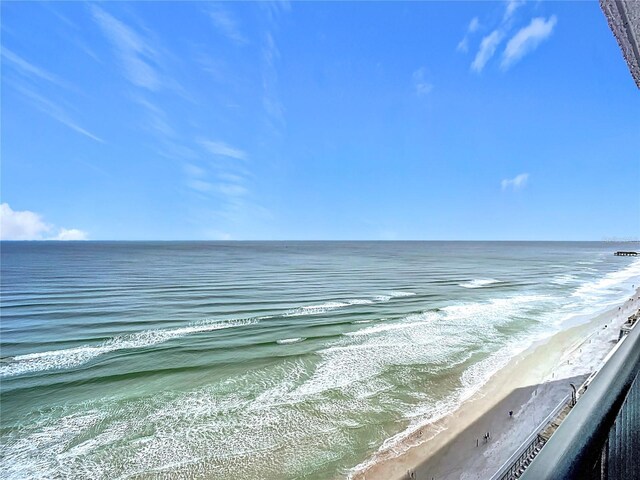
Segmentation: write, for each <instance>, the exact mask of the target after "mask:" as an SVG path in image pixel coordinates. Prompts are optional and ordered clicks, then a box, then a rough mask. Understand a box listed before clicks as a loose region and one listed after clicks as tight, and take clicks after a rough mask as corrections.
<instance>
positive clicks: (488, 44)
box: [471, 30, 504, 73]
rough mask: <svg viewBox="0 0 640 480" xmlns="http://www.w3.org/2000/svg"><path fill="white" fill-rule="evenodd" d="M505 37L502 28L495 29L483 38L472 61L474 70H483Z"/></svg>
mask: <svg viewBox="0 0 640 480" xmlns="http://www.w3.org/2000/svg"><path fill="white" fill-rule="evenodd" d="M503 38H504V34H503V33H502V32H501V31H500V30H494V31H493V32H491V33H490V34H489V35H487V36H485V37H484V38H483V39H482V41H481V42H480V48H479V49H478V53H477V54H476V56H475V58H474V59H473V62H472V63H471V69H472V70H473V71H475V72H477V73H480V72H482V70H483V69H484V66H485V65H486V64H487V62H488V61H489V60H490V59H491V57H493V55H494V54H495V53H496V49H497V48H498V45H499V44H500V42H501V41H502V39H503Z"/></svg>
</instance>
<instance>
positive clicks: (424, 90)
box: [412, 67, 433, 97]
mask: <svg viewBox="0 0 640 480" xmlns="http://www.w3.org/2000/svg"><path fill="white" fill-rule="evenodd" d="M426 76H427V69H426V68H425V67H421V68H419V69H418V70H416V71H415V72H413V75H412V78H413V86H414V88H415V90H416V95H418V96H419V97H423V96H425V95H427V94H428V93H430V92H431V90H433V84H432V83H430V82H428V81H427V80H426Z"/></svg>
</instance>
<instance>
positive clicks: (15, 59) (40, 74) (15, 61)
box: [2, 47, 67, 87]
mask: <svg viewBox="0 0 640 480" xmlns="http://www.w3.org/2000/svg"><path fill="white" fill-rule="evenodd" d="M2 58H4V59H5V60H6V61H7V62H9V63H10V64H11V65H12V66H13V67H14V68H15V69H16V70H18V71H19V72H20V73H21V74H22V75H24V76H27V77H31V78H37V79H40V80H46V81H47V82H51V83H53V84H54V85H57V86H59V87H67V83H66V82H65V81H64V80H62V79H61V78H59V77H58V76H56V75H54V74H53V73H50V72H48V71H46V70H45V69H43V68H40V67H37V66H35V65H34V64H32V63H30V62H28V61H27V60H25V59H24V58H22V57H21V56H19V55H18V54H16V53H14V52H12V51H11V50H9V49H8V48H5V47H3V48H2Z"/></svg>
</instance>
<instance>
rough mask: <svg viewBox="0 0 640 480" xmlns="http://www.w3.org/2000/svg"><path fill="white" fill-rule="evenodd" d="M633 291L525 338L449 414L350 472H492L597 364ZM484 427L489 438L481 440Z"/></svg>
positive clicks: (360, 475) (389, 475) (379, 475)
mask: <svg viewBox="0 0 640 480" xmlns="http://www.w3.org/2000/svg"><path fill="white" fill-rule="evenodd" d="M639 292H640V289H638V290H637V291H636V293H635V294H634V295H633V300H627V301H625V302H624V304H623V305H621V306H620V309H619V307H614V308H612V309H610V310H608V311H606V312H605V313H603V314H600V315H598V316H596V317H594V318H592V319H591V320H589V321H587V322H585V323H581V324H579V325H576V326H573V327H571V328H568V329H566V330H563V331H561V332H559V333H557V334H555V335H553V336H552V337H550V338H548V339H545V340H542V341H540V342H537V343H536V344H534V345H532V346H531V347H530V348H528V349H527V350H525V351H524V352H522V353H521V354H519V355H517V356H516V357H515V358H513V359H512V360H511V361H510V362H509V363H508V364H507V366H506V367H505V368H503V369H501V370H500V371H499V372H497V373H496V374H495V375H493V377H491V379H490V380H489V381H488V382H487V383H486V384H485V385H484V386H483V387H482V388H481V389H480V390H479V391H478V392H477V393H476V394H475V395H473V396H472V397H471V398H469V399H468V400H467V401H465V402H464V403H463V404H462V405H461V406H460V408H458V409H457V410H456V411H454V412H453V413H452V414H450V415H448V416H446V417H444V418H442V419H440V420H438V421H436V422H434V423H432V424H430V425H427V426H424V427H423V428H422V429H421V430H419V431H417V432H415V434H414V435H412V436H411V437H409V438H407V439H406V440H404V441H403V442H402V444H400V445H398V446H397V447H396V448H394V449H390V450H388V451H386V452H379V453H378V454H376V456H375V457H374V459H373V462H372V465H371V466H370V467H369V468H367V469H366V470H364V471H360V472H357V473H354V474H353V475H352V478H354V479H367V480H373V479H381V480H388V479H394V478H395V479H408V478H417V479H427V480H431V479H434V480H443V479H463V480H464V479H467V480H471V479H488V478H491V476H492V475H493V474H494V473H496V472H497V470H498V469H499V468H500V467H501V466H502V464H503V463H504V462H505V461H506V460H507V459H508V458H509V457H510V456H511V454H512V453H513V452H514V451H515V450H516V449H517V448H518V447H519V446H520V444H521V443H522V441H524V440H525V439H526V438H527V436H529V434H530V433H532V432H533V430H534V429H535V428H536V427H537V426H538V425H539V424H540V422H541V421H542V420H544V419H545V418H546V417H547V415H548V414H549V413H550V412H552V411H553V409H554V408H555V407H556V406H557V405H558V403H560V402H561V401H562V400H563V399H564V398H565V397H566V396H567V395H570V394H571V387H570V383H573V384H574V385H576V386H578V385H579V384H581V383H582V381H583V380H585V379H586V378H587V377H588V375H589V374H591V373H592V372H594V371H597V370H599V369H600V368H601V365H602V362H603V360H604V359H605V357H606V355H607V353H608V352H609V351H610V350H611V349H612V348H613V347H614V346H615V344H616V343H617V339H618V334H619V330H620V326H621V325H622V324H623V323H624V322H625V321H626V319H627V317H628V316H629V315H631V314H632V313H635V312H636V311H637V310H638V308H639V306H640V301H639V300H638V296H639ZM510 410H513V412H514V415H513V417H509V411H510ZM487 432H489V433H490V436H491V438H490V440H489V441H487V442H485V441H484V440H483V435H484V434H485V433H487ZM476 445H478V446H476ZM405 450H406V451H405ZM399 452H404V453H399ZM412 475H413V476H412Z"/></svg>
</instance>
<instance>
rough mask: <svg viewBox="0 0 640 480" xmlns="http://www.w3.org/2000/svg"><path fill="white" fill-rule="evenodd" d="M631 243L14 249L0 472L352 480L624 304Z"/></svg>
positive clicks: (634, 265)
mask: <svg viewBox="0 0 640 480" xmlns="http://www.w3.org/2000/svg"><path fill="white" fill-rule="evenodd" d="M634 247H636V246H635V245H634ZM622 249H624V250H628V249H629V245H628V244H626V245H624V244H616V243H604V242H601V243H599V242H576V243H573V242H2V244H1V288H2V291H1V293H2V295H1V302H0V307H1V339H0V345H1V352H0V353H1V360H0V381H1V384H0V385H1V387H0V407H1V419H0V424H1V425H0V427H1V434H0V441H1V450H2V453H1V459H0V462H1V463H0V471H2V472H3V473H2V477H3V478H8V479H19V478H87V479H115V478H136V479H137V478H220V479H227V478H243V479H301V478H305V479H325V478H329V479H331V478H344V477H347V476H348V475H349V474H350V472H353V471H354V468H356V467H357V466H359V465H360V466H362V465H363V464H364V463H366V462H367V460H368V459H370V458H371V457H372V455H374V454H375V453H376V452H377V451H379V450H380V449H381V448H383V449H384V448H389V447H390V446H393V445H394V444H397V443H398V442H399V441H400V440H401V439H402V438H403V437H404V436H406V435H407V434H409V433H410V432H411V431H413V429H415V428H417V427H418V426H420V425H423V424H425V423H427V422H429V421H432V420H434V419H437V418H440V417H441V416H443V415H446V414H448V413H450V412H452V411H453V410H454V409H455V408H456V407H457V406H458V405H459V404H460V403H461V402H462V401H463V400H464V399H465V398H467V397H468V396H470V395H471V394H473V393H474V392H475V391H476V390H477V389H478V388H479V387H480V386H481V385H482V384H483V383H484V382H486V380H487V379H488V378H489V377H490V376H491V374H492V373H494V372H495V371H497V370H498V369H500V368H501V367H502V366H504V365H505V364H506V363H507V362H508V361H509V359H510V358H512V357H513V356H514V355H515V354H517V353H518V352H520V351H522V350H523V349H525V348H527V347H528V346H530V345H531V344H532V343H533V342H534V341H536V340H539V339H542V338H545V337H548V336H550V335H552V334H553V333H555V332H557V331H559V330H561V329H564V328H567V326H569V325H572V324H575V323H577V322H579V321H581V319H585V318H588V317H589V316H592V315H594V314H596V313H599V312H601V311H603V310H605V309H607V308H610V307H612V306H614V305H616V304H617V303H620V302H622V301H623V300H625V299H626V298H628V297H629V296H630V295H631V294H632V292H633V290H632V285H636V286H637V285H638V284H639V283H640V260H639V259H637V258H634V257H616V256H614V255H613V252H614V251H615V250H622Z"/></svg>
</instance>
